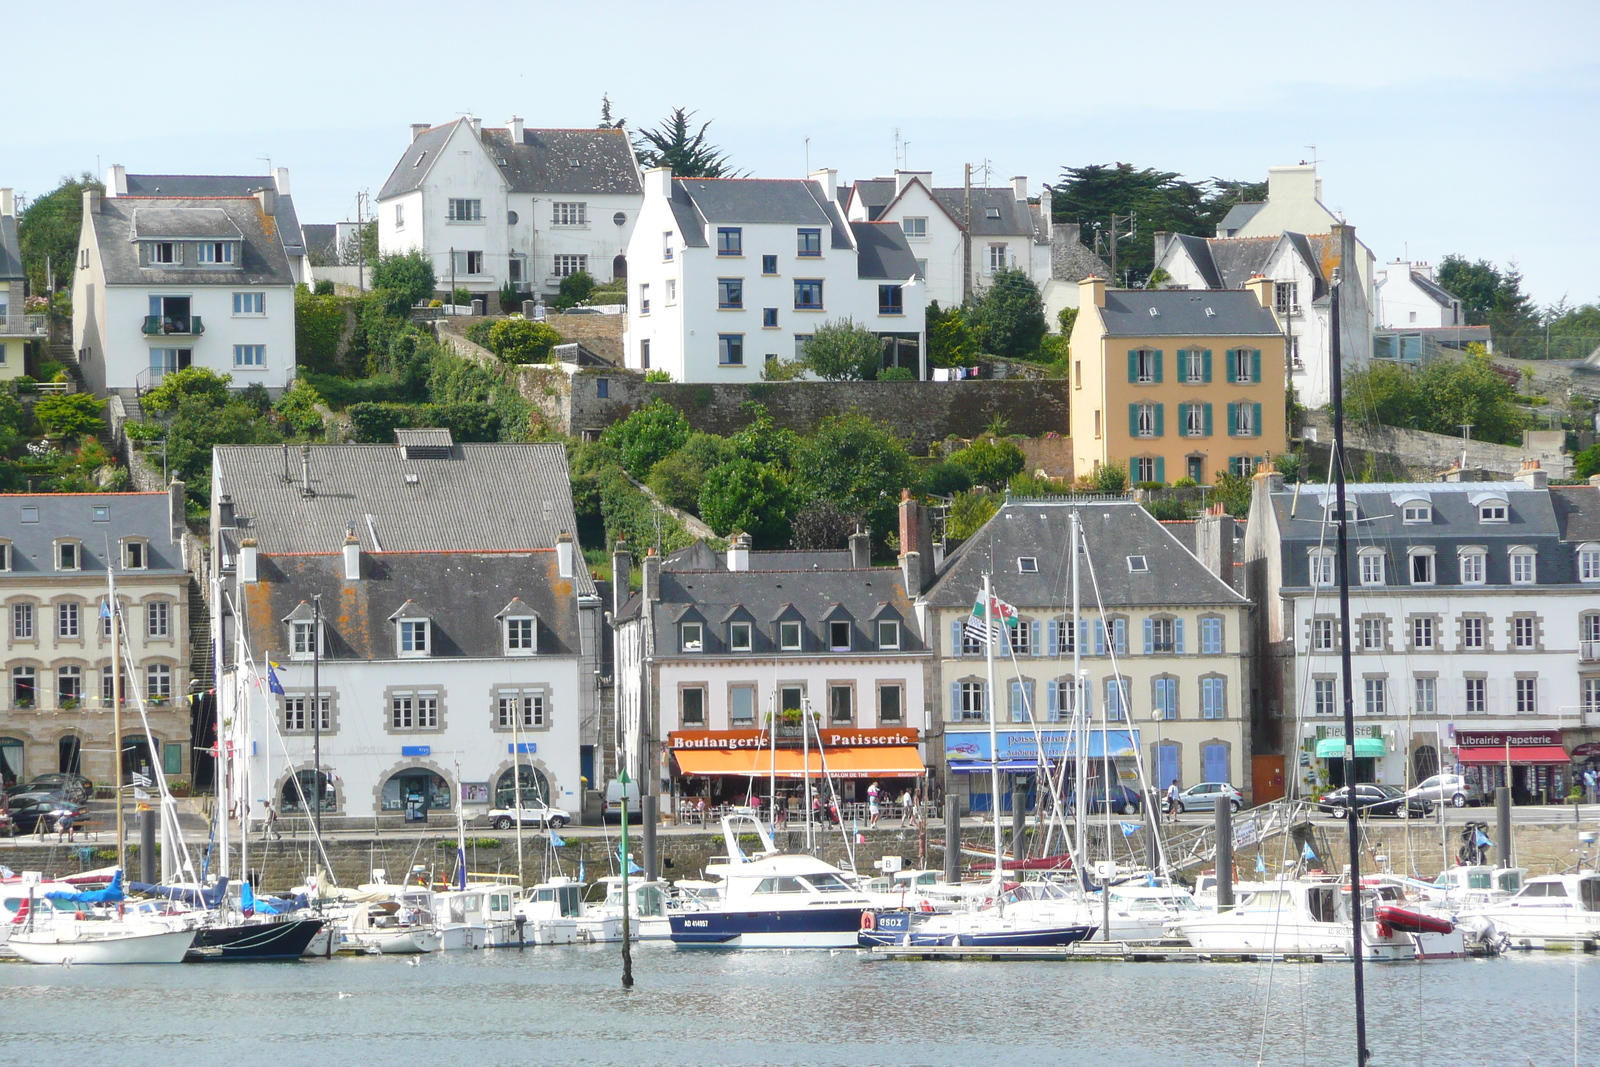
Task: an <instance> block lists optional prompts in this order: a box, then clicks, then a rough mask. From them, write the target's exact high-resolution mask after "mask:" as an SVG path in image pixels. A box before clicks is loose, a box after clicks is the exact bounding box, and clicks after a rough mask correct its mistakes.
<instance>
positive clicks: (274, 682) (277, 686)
mask: <svg viewBox="0 0 1600 1067" xmlns="http://www.w3.org/2000/svg"><path fill="white" fill-rule="evenodd" d="M276 666H277V664H276V663H274V662H272V661H271V660H270V659H269V660H267V692H269V693H277V694H278V695H279V696H283V683H282V682H280V681H278V672H277V671H276V670H274V669H273V668H275V667H276Z"/></svg>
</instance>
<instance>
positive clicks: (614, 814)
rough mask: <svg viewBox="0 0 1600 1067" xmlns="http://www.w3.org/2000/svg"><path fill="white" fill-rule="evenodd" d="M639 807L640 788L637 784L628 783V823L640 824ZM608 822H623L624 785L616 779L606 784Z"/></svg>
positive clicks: (606, 815)
mask: <svg viewBox="0 0 1600 1067" xmlns="http://www.w3.org/2000/svg"><path fill="white" fill-rule="evenodd" d="M641 810H642V809H641V808H640V806H639V786H638V783H636V782H629V783H628V821H629V822H634V823H636V822H638V821H639V816H640V814H641ZM605 820H606V822H621V821H622V783H621V782H619V781H617V780H616V779H615V778H613V779H611V781H609V782H607V783H606V811H605Z"/></svg>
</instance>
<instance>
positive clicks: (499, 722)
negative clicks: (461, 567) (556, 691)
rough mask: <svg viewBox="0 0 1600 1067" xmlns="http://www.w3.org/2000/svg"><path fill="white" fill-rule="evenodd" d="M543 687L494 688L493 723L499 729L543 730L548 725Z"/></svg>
mask: <svg viewBox="0 0 1600 1067" xmlns="http://www.w3.org/2000/svg"><path fill="white" fill-rule="evenodd" d="M547 696H548V694H547V693H546V692H545V691H544V690H543V689H496V690H495V725H496V728H497V729H500V730H510V729H513V728H515V729H519V730H543V729H545V728H546V727H548V726H549V725H550V710H549V707H548V705H547V703H546V700H547Z"/></svg>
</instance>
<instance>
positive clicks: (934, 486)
mask: <svg viewBox="0 0 1600 1067" xmlns="http://www.w3.org/2000/svg"><path fill="white" fill-rule="evenodd" d="M971 488H972V474H971V473H970V472H969V471H968V470H967V468H965V467H963V466H961V465H960V464H959V463H951V462H948V461H946V462H943V463H934V464H931V465H929V466H928V467H927V468H926V469H925V470H923V472H922V477H921V478H920V479H918V480H917V492H918V493H919V494H920V495H922V496H951V495H953V494H955V493H959V492H961V491H962V490H964V489H971Z"/></svg>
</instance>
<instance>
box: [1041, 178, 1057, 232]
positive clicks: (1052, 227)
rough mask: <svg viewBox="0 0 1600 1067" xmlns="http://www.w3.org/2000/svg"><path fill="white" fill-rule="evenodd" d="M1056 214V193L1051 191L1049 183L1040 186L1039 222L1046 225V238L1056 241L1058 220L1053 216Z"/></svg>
mask: <svg viewBox="0 0 1600 1067" xmlns="http://www.w3.org/2000/svg"><path fill="white" fill-rule="evenodd" d="M1054 214H1055V195H1054V194H1053V193H1051V191H1050V187H1049V186H1048V185H1042V186H1040V187H1039V223H1040V225H1042V226H1043V227H1044V239H1045V240H1046V241H1049V242H1052V243H1054V241H1055V239H1056V222H1055V219H1054V218H1052V217H1051V216H1053V215H1054Z"/></svg>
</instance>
